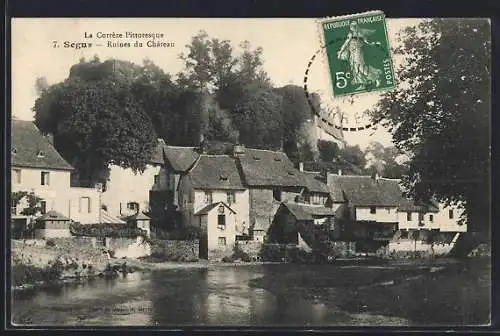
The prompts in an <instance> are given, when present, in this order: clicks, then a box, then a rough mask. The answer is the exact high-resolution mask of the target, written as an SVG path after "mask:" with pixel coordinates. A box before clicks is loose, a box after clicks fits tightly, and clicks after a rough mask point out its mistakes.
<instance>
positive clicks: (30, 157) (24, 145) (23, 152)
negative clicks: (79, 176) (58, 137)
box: [11, 120, 73, 170]
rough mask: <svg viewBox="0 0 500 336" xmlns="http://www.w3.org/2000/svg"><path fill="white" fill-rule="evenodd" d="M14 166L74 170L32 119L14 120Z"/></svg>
mask: <svg viewBox="0 0 500 336" xmlns="http://www.w3.org/2000/svg"><path fill="white" fill-rule="evenodd" d="M11 157H12V166H18V167H30V168H46V169H62V170H73V167H71V165H70V164H69V163H68V162H67V161H66V160H64V159H63V157H62V156H61V154H59V152H58V151H57V150H56V149H55V148H54V146H53V145H52V144H51V143H50V142H49V140H48V139H47V138H46V137H44V136H43V135H42V133H41V132H40V131H39V130H38V128H37V127H36V126H35V124H34V123H33V122H31V121H25V120H12V156H11Z"/></svg>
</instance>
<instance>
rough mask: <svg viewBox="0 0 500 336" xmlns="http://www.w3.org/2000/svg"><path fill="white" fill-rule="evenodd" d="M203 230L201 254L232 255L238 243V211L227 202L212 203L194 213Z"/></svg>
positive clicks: (205, 256)
mask: <svg viewBox="0 0 500 336" xmlns="http://www.w3.org/2000/svg"><path fill="white" fill-rule="evenodd" d="M194 217H195V218H196V219H195V221H197V222H198V225H199V226H200V228H201V230H202V232H204V233H206V235H205V237H203V238H202V241H200V256H201V257H202V258H205V259H214V258H220V257H223V256H226V255H231V254H232V252H233V249H234V246H235V243H236V236H237V234H238V233H239V232H238V230H237V221H238V216H237V213H236V212H235V211H234V210H233V209H232V208H231V207H230V206H229V205H227V204H226V203H224V202H222V201H218V202H215V203H211V204H209V205H207V206H205V207H203V208H202V209H200V210H199V211H197V212H196V213H195V214H194Z"/></svg>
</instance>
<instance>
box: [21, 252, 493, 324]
mask: <svg viewBox="0 0 500 336" xmlns="http://www.w3.org/2000/svg"><path fill="white" fill-rule="evenodd" d="M490 286H491V267H490V263H489V261H488V262H485V261H481V262H469V263H468V264H464V265H463V266H462V265H459V266H456V265H455V266H453V267H449V268H446V269H445V270H441V271H437V272H430V271H429V269H419V268H417V267H415V266H411V267H405V266H401V265H399V266H390V265H389V266H344V267H340V266H333V265H327V266H319V265H318V266H314V265H291V264H284V265H252V266H210V267H209V268H189V269H168V270H157V271H153V272H149V273H141V272H135V273H132V274H128V275H126V276H121V277H119V278H116V279H112V280H109V279H108V280H106V279H94V280H92V281H90V282H85V283H79V284H64V285H54V286H52V287H46V288H43V289H40V288H39V289H36V290H29V291H23V292H18V293H17V292H16V293H15V294H14V295H13V299H12V322H13V324H15V325H31V326H61V325H66V326H69V325H71V326H75V325H76V326H77V325H84V326H96V325H101V326H102V325H110V326H118V325H133V326H169V325H220V324H224V325H248V326H254V325H288V326H304V325H337V326H341V325H346V326H349V325H357V326H359V325H377V326H393V325H397V326H400V325H401V326H412V325H426V326H428V325H471V324H472V325H476V324H485V323H488V321H489V314H490V302H491V301H490V292H491V287H490Z"/></svg>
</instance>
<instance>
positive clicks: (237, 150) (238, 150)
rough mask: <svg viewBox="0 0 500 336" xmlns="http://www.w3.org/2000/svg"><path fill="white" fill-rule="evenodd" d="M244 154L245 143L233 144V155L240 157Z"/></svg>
mask: <svg viewBox="0 0 500 336" xmlns="http://www.w3.org/2000/svg"><path fill="white" fill-rule="evenodd" d="M243 155H245V145H240V144H236V145H234V146H233V156H234V157H240V156H243Z"/></svg>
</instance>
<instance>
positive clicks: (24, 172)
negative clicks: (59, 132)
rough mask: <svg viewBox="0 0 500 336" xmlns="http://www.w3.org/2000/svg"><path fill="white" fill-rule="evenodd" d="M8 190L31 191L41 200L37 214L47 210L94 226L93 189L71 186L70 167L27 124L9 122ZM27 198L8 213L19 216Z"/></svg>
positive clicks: (95, 201)
mask: <svg viewBox="0 0 500 336" xmlns="http://www.w3.org/2000/svg"><path fill="white" fill-rule="evenodd" d="M11 158H12V161H11V191H12V192H20V191H24V192H28V193H31V192H33V193H34V194H35V195H36V196H37V197H40V198H41V201H40V204H39V206H40V207H41V209H42V210H41V214H40V215H43V214H45V213H47V212H48V211H49V210H54V211H57V212H58V213H59V214H61V215H62V216H65V217H68V218H70V219H71V220H73V221H76V222H80V223H82V224H88V223H96V222H97V219H98V217H99V201H98V200H99V195H98V192H97V190H96V189H93V188H74V187H71V172H72V171H73V167H71V165H70V164H69V163H68V162H66V161H65V160H64V159H63V158H62V156H61V155H60V154H59V153H58V152H57V150H56V149H55V148H54V146H53V144H52V142H51V140H50V138H49V137H46V136H44V135H42V133H41V132H40V131H39V130H38V128H37V127H36V126H35V124H34V123H33V122H31V121H24V120H12V147H11ZM26 207H27V199H26V198H23V199H21V200H20V201H19V202H18V204H11V214H12V215H13V216H16V215H20V214H21V212H22V211H23V209H24V208H26Z"/></svg>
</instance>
